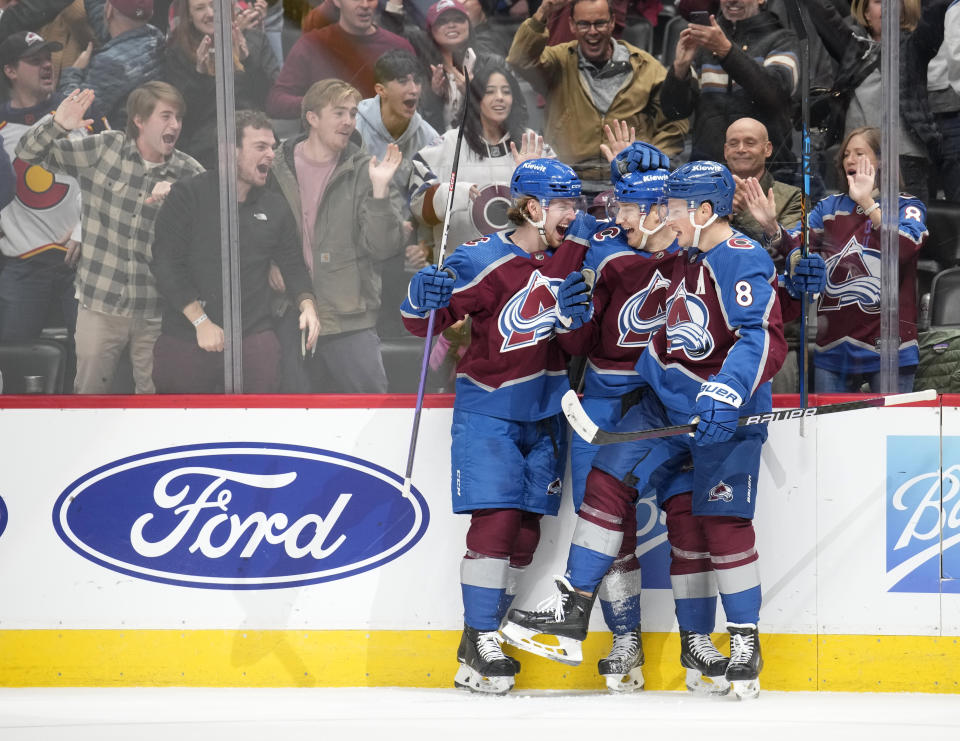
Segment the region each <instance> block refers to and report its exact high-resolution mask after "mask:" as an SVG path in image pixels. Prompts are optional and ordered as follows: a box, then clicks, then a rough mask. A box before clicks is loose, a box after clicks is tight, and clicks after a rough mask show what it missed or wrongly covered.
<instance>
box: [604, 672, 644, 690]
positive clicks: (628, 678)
mask: <svg viewBox="0 0 960 741" xmlns="http://www.w3.org/2000/svg"><path fill="white" fill-rule="evenodd" d="M601 676H603V677H605V678H606V680H607V689H608V690H610V691H611V692H615V693H617V694H624V693H627V692H639V691H640V690H642V689H643V667H641V666H635V667H634V668H633V669H631V670H630V671H629V672H627V673H626V674H604V675H601Z"/></svg>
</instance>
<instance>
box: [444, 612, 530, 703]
mask: <svg viewBox="0 0 960 741" xmlns="http://www.w3.org/2000/svg"><path fill="white" fill-rule="evenodd" d="M502 641H503V639H502V638H501V637H500V634H499V633H497V631H495V630H491V631H486V632H482V631H479V630H477V629H476V628H471V627H470V626H469V625H464V626H463V635H462V636H461V637H460V647H459V648H458V649H457V661H459V662H460V668H459V669H457V674H456V676H455V677H454V679H453V684H454V686H455V687H458V688H460V689H464V690H470V691H471V692H482V693H485V694H490V695H505V694H507V693H508V692H509V691H510V690H511V689H513V676H514V675H515V674H516V673H517V669H518V668H519V666H520V664H519V662H516V660H515V659H511V658H510V657H509V656H507V655H506V654H504V653H503V649H502V648H501V647H500V643H501V642H502Z"/></svg>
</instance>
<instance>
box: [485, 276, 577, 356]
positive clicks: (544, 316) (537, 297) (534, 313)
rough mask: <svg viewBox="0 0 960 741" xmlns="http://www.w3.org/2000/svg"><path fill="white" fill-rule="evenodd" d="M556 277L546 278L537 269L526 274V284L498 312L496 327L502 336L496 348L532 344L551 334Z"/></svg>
mask: <svg viewBox="0 0 960 741" xmlns="http://www.w3.org/2000/svg"><path fill="white" fill-rule="evenodd" d="M561 282H562V281H561V280H560V279H559V278H546V277H544V276H543V275H541V274H540V271H539V270H534V271H533V273H532V274H531V275H530V280H528V281H527V285H526V286H524V287H523V288H521V289H520V290H519V291H517V293H515V294H514V295H513V297H512V298H511V299H510V300H509V301H507V303H506V304H505V305H504V307H503V310H502V311H501V312H500V319H499V320H498V321H497V327H498V328H499V329H500V334H501V335H502V336H503V344H502V345H500V352H507V351H509V350H518V349H519V348H521V347H529V346H530V345H536V344H537V343H538V342H540V340H543V339H548V338H549V337H550V336H551V335H553V331H554V328H555V326H556V324H555V320H556V316H557V314H556V306H557V293H556V292H557V289H558V288H559V286H560V283H561Z"/></svg>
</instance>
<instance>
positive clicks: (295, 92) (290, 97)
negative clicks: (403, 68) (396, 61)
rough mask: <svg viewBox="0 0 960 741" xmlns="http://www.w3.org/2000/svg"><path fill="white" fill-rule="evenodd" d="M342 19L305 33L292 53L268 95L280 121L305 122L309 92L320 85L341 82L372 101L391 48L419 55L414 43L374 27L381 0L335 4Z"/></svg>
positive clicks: (273, 113) (337, 1) (338, 1)
mask: <svg viewBox="0 0 960 741" xmlns="http://www.w3.org/2000/svg"><path fill="white" fill-rule="evenodd" d="M334 5H336V6H337V7H338V8H339V9H340V20H338V21H337V22H336V23H334V24H333V25H330V26H326V27H324V28H319V29H317V30H316V31H310V32H309V33H305V34H303V36H301V37H300V38H299V39H298V40H297V43H295V44H294V45H293V48H292V49H290V53H289V54H288V55H287V58H286V61H285V62H284V63H283V69H281V70H280V75H279V76H278V77H277V81H276V82H275V83H274V84H273V89H272V90H271V91H270V95H269V96H268V97H267V113H268V114H270V115H271V116H273V117H274V118H299V117H300V101H301V100H302V99H303V94H304V93H305V92H306V91H307V89H308V88H309V87H310V86H311V85H312V84H313V83H315V82H318V81H319V80H327V79H330V78H336V79H339V80H343V81H344V82H347V83H349V84H350V85H353V86H354V87H355V88H356V89H357V90H359V91H360V93H361V94H362V95H363V97H364V98H372V97H373V96H374V95H375V94H376V91H375V90H374V82H375V81H374V79H373V65H374V64H375V63H376V61H377V60H378V59H379V58H380V56H381V55H382V54H384V53H385V52H388V51H390V50H391V49H405V50H406V51H408V52H410V53H411V54H412V53H413V47H412V46H410V42H409V41H407V40H406V39H404V38H401V37H400V36H397V35H396V34H393V33H390V32H389V31H384V30H383V29H382V28H378V27H377V26H375V25H374V23H373V16H374V13H375V12H376V9H377V0H334Z"/></svg>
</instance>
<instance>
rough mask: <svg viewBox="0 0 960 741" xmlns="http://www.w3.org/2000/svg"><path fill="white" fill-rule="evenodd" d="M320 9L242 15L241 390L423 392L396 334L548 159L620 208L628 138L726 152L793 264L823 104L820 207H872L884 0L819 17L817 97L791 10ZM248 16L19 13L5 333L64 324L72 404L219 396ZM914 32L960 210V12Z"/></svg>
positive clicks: (937, 184) (8, 80)
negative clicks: (520, 171) (863, 163)
mask: <svg viewBox="0 0 960 741" xmlns="http://www.w3.org/2000/svg"><path fill="white" fill-rule="evenodd" d="M313 1H314V0H310V3H309V4H308V0H299V3H298V2H296V1H291V0H287V1H286V2H284V1H283V0H255V1H251V0H234V2H233V3H232V6H233V14H234V17H233V33H232V45H231V48H232V54H231V57H232V59H231V61H230V63H228V65H227V66H228V67H231V69H230V70H229V72H230V74H232V77H233V87H234V91H235V95H234V98H235V101H234V102H235V107H236V110H237V112H238V113H237V121H238V124H237V158H238V169H237V178H238V188H239V190H240V191H241V192H242V194H243V198H241V199H240V201H241V202H240V221H241V239H240V245H239V254H240V261H241V266H240V274H241V288H242V290H241V312H242V317H241V322H240V324H241V326H242V334H243V337H244V343H243V347H244V352H243V364H244V367H245V368H249V373H248V380H249V385H248V389H247V390H251V391H253V390H256V391H263V392H273V391H281V392H318V393H323V392H381V393H382V392H386V391H387V390H388V388H389V389H391V390H397V391H413V390H415V387H413V388H410V387H402V386H400V385H398V384H394V383H392V381H393V380H394V379H391V378H389V373H388V367H387V366H386V365H385V363H384V358H383V356H382V353H381V343H382V341H383V340H395V339H398V338H400V337H401V336H402V335H403V334H404V333H403V330H402V328H401V327H400V326H399V321H398V318H397V308H396V307H397V306H398V305H399V303H400V301H401V300H402V298H403V297H404V295H405V291H406V286H407V282H408V280H409V278H410V275H411V274H412V273H413V272H415V271H416V270H417V269H419V268H420V267H422V266H423V265H425V264H427V263H428V262H430V261H435V260H436V259H437V258H438V257H439V254H440V252H439V248H440V242H441V235H442V232H443V229H442V226H443V223H444V220H445V218H447V217H448V219H449V236H448V241H447V246H448V249H449V250H452V249H453V247H455V246H456V245H458V244H460V243H462V242H465V241H467V240H471V239H476V238H479V237H481V236H482V235H483V234H485V233H489V232H491V231H494V230H497V229H501V228H506V226H507V219H506V212H507V208H508V206H509V205H510V204H509V189H508V187H507V184H508V182H509V179H510V175H511V172H512V170H513V168H514V167H515V166H516V165H517V164H518V163H519V162H522V161H523V160H525V159H528V158H532V157H542V156H546V157H556V158H557V159H559V160H560V161H562V162H565V163H567V164H569V165H571V166H572V167H573V168H574V169H575V170H576V171H577V174H578V175H579V176H580V177H581V178H582V179H583V181H584V187H585V191H586V192H587V194H588V195H589V197H591V198H593V197H594V196H597V198H598V200H597V203H601V204H602V199H603V193H604V191H606V190H607V189H608V188H609V187H610V186H609V180H608V174H609V171H608V169H607V161H608V157H607V156H606V153H605V152H604V145H606V144H607V143H609V142H613V141H614V140H615V139H616V138H617V137H616V136H614V135H612V134H611V128H612V129H613V131H614V132H623V137H622V138H624V139H633V138H635V139H639V140H643V141H647V142H650V143H652V144H654V145H656V146H658V147H659V148H660V149H661V150H662V151H663V152H665V153H667V154H668V155H669V156H670V157H671V160H672V162H673V164H675V165H679V164H682V163H683V162H686V161H688V160H691V159H711V160H715V161H718V162H725V163H726V164H727V165H728V167H729V169H730V171H731V172H732V174H733V175H734V177H735V179H736V182H737V195H736V197H735V199H734V214H733V217H732V223H733V225H734V226H735V227H736V228H737V229H740V230H742V231H743V232H745V233H746V234H748V235H750V236H751V237H753V238H756V239H758V240H760V241H761V242H762V243H763V244H764V245H765V246H766V247H767V249H768V250H769V251H770V254H771V256H773V257H774V259H775V260H778V261H780V264H781V265H782V260H783V255H784V254H785V252H784V249H783V244H784V243H786V242H789V241H790V240H791V239H793V237H792V236H790V235H792V234H793V232H792V231H791V230H794V229H795V227H796V225H797V224H798V222H799V220H800V218H801V217H802V215H803V212H802V210H801V201H802V198H801V191H800V188H799V187H798V186H800V185H801V183H802V179H801V177H800V172H799V163H798V160H799V153H800V144H799V130H800V121H799V113H800V100H801V94H802V93H803V92H807V93H808V94H809V98H810V101H811V112H812V117H811V120H810V121H809V122H808V123H810V124H812V127H813V128H812V131H813V134H814V136H813V144H814V163H815V171H814V173H813V174H814V178H813V180H814V187H813V190H814V192H813V193H812V195H813V196H814V198H815V199H819V198H820V197H823V196H826V195H829V194H830V193H839V194H840V195H841V196H842V195H843V194H844V193H846V197H847V198H848V200H849V199H851V198H852V199H853V201H856V202H857V203H859V202H860V201H864V202H868V201H871V200H872V199H873V198H874V197H875V194H874V193H873V192H865V193H862V192H861V191H863V189H864V188H865V187H866V186H865V185H863V184H862V183H860V182H859V181H858V185H857V187H856V188H855V190H854V191H850V188H849V184H848V182H847V180H846V177H847V175H849V168H848V169H847V175H845V174H844V172H845V170H844V168H843V167H841V168H840V170H839V172H837V173H835V172H834V171H833V168H832V167H830V166H828V165H827V163H828V161H829V160H830V158H831V157H832V156H834V155H835V154H836V153H837V150H838V149H840V150H841V152H842V150H843V148H844V146H845V144H846V142H848V141H849V139H850V134H851V132H854V131H858V132H862V131H863V130H864V127H878V126H882V121H881V119H880V117H881V107H880V99H881V89H882V81H881V79H880V65H879V62H880V43H879V42H880V9H881V3H880V0H852V2H850V3H847V2H846V0H800V9H801V11H802V16H804V17H805V18H806V19H807V20H808V21H809V22H810V28H811V29H812V30H813V31H814V34H813V38H812V39H811V45H810V49H811V52H810V55H809V59H808V64H809V69H810V80H811V90H809V91H801V89H800V80H801V74H800V71H801V70H800V65H801V62H802V60H801V58H800V45H799V41H798V36H797V34H796V32H795V29H793V28H792V24H793V23H794V22H795V21H794V17H795V16H793V15H792V14H789V13H787V12H786V8H785V4H786V3H787V2H791V1H792V0H677V1H676V2H668V1H667V0H663V1H661V0H540V1H539V2H538V1H537V0H438V1H437V2H430V0H388V1H387V2H384V0H380V1H379V2H378V0H323V2H320V3H318V4H316V5H315V7H311V4H312V3H313ZM227 5H229V3H222V2H221V0H0V73H2V75H0V77H2V81H0V93H2V96H0V97H2V102H0V105H2V111H0V120H2V123H0V135H2V137H3V151H2V152H0V207H2V210H0V343H9V342H22V341H25V340H30V339H33V338H37V337H39V336H41V334H44V333H45V334H46V335H47V336H59V337H61V338H62V341H63V343H64V345H65V346H66V347H67V348H68V350H69V352H68V354H67V355H68V361H67V365H68V371H67V377H68V382H67V383H66V384H65V385H66V388H67V389H68V390H69V389H70V388H72V389H73V390H74V391H75V392H77V393H109V392H111V391H118V390H121V391H122V390H128V389H127V388H125V386H124V380H123V378H122V377H121V374H122V373H124V372H125V373H127V375H128V376H129V377H130V380H129V381H128V387H129V390H135V391H136V392H138V393H152V392H154V391H157V392H161V393H162V392H186V391H199V392H211V391H216V390H217V389H218V388H219V380H218V379H219V374H220V372H221V371H222V368H223V362H222V358H223V355H222V350H223V343H224V338H223V330H222V322H223V309H222V306H221V305H220V302H221V290H222V289H221V288H220V286H219V284H218V283H217V277H218V276H219V275H220V274H221V268H222V266H221V265H220V256H219V248H218V245H219V239H220V232H219V206H218V203H219V202H218V199H217V197H216V193H217V192H218V188H219V186H220V184H219V181H218V177H217V176H216V173H217V167H218V157H219V154H220V153H222V151H223V150H222V142H221V140H220V138H219V137H218V128H217V116H216V75H217V74H218V72H220V70H217V69H216V65H215V63H214V55H213V50H214V39H215V35H216V31H217V28H218V26H217V24H215V22H214V21H215V13H217V12H219V9H220V8H221V7H226V6H227ZM284 16H286V17H284ZM681 18H682V19H686V22H683V21H681ZM681 26H683V28H682V30H679V32H677V30H678V29H680V27H681ZM900 27H901V32H900V33H901V35H900V79H901V99H900V110H901V115H900V126H899V132H900V138H899V147H900V171H901V179H902V186H903V190H904V191H905V192H906V193H909V194H910V195H911V196H912V197H914V201H911V202H910V203H911V204H914V203H916V204H919V207H920V208H923V206H924V204H925V203H927V202H929V201H931V200H935V199H938V198H939V199H943V200H947V201H957V202H960V3H958V2H951V0H932V1H931V2H924V3H922V4H921V2H920V1H919V0H903V2H902V13H901V22H900ZM631 40H633V41H631ZM641 40H643V41H641ZM633 42H636V44H635V43H633ZM461 121H462V122H463V145H462V150H461V152H460V156H459V161H455V159H454V151H455V148H456V144H457V134H458V130H459V128H460V125H461ZM627 132H629V136H627ZM871 141H872V140H871ZM870 151H871V153H872V154H871V156H872V158H873V162H874V165H876V164H877V156H878V152H875V151H874V148H871V149H870ZM854 169H855V168H854ZM454 170H457V188H456V191H455V194H454V200H453V207H452V209H451V212H450V213H449V214H447V213H446V210H447V190H448V188H447V184H448V182H449V180H450V176H451V173H452V172H453V171H454ZM748 182H750V183H759V186H758V187H759V188H760V190H761V191H762V195H763V199H764V201H765V203H764V204H763V208H760V207H759V206H758V199H759V196H758V195H757V193H756V192H753V191H752V190H751V191H749V196H750V197H749V198H748V186H747V185H746V184H747V183H748ZM850 182H852V181H850ZM750 187H751V188H752V187H753V186H750ZM871 191H872V189H871ZM808 195H810V194H808ZM854 196H860V198H859V199H858V198H856V197H854ZM748 201H752V202H753V208H750V207H749V206H748ZM811 203H812V201H811V202H809V203H808V204H807V210H808V211H810V210H812V206H811V205H810V204H811ZM860 211H863V208H862V207H860ZM757 214H759V215H760V218H759V219H758V218H757ZM875 216H876V215H875ZM871 221H875V219H873V220H871V219H865V221H864V223H867V222H871ZM781 227H783V229H781ZM865 228H866V230H867V236H868V237H869V233H870V226H869V224H867V226H866V227H865ZM906 272H907V274H908V275H909V276H912V275H913V272H912V270H911V269H910V268H909V266H908V268H907V271H906ZM901 277H902V276H901ZM910 279H911V280H912V277H911V278H910ZM908 293H909V292H908ZM911 295H912V294H911ZM915 303H916V301H913V304H915ZM914 314H915V312H914V311H912V310H910V308H909V307H908V309H907V311H906V315H907V316H908V317H913V316H914ZM465 327H466V328H464V327H458V336H457V339H456V340H452V339H451V337H449V336H448V338H447V339H448V341H447V342H446V344H444V345H443V347H444V348H445V349H446V348H449V350H450V352H452V353H455V352H456V351H457V347H458V343H459V344H460V345H461V346H462V344H463V343H464V342H466V341H468V337H466V333H468V331H469V325H465ZM57 328H59V334H58V330H57ZM915 329H916V328H915V326H914V327H913V334H915ZM795 334H797V335H799V334H800V332H799V330H798V331H797V332H795ZM902 334H903V333H902ZM906 335H907V336H911V335H910V332H907V333H906ZM158 338H159V340H158ZM124 356H126V357H127V358H129V362H128V363H127V362H126V361H125V359H124ZM126 365H129V367H130V368H131V369H132V371H131V370H126V371H124V370H123V368H124V366H126ZM118 369H120V370H118ZM437 382H438V383H440V384H441V385H442V383H443V379H438V381H437ZM794 386H795V378H791V379H790V380H789V381H788V382H787V383H786V384H785V385H784V386H781V387H780V388H779V389H778V390H781V391H789V390H792V387H794Z"/></svg>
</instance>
